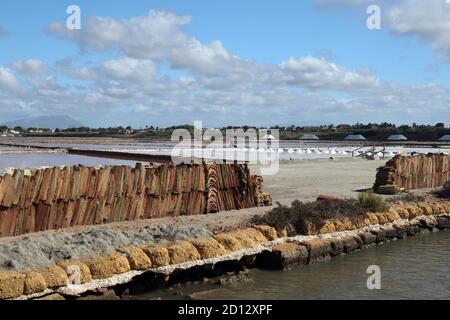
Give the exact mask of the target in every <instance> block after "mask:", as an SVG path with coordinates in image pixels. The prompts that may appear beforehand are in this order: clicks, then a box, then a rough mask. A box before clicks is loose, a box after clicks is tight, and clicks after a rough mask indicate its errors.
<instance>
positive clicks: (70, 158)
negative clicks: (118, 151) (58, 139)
mask: <svg viewBox="0 0 450 320" xmlns="http://www.w3.org/2000/svg"><path fill="white" fill-rule="evenodd" d="M135 163H136V162H135V161H126V160H117V159H107V158H95V157H85V156H78V155H71V154H65V153H33V154H0V169H4V168H17V169H25V168H36V167H50V166H66V165H79V164H81V165H84V166H96V165H130V166H134V165H135Z"/></svg>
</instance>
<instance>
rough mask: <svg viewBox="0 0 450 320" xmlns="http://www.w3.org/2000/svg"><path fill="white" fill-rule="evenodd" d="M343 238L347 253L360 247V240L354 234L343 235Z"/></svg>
mask: <svg viewBox="0 0 450 320" xmlns="http://www.w3.org/2000/svg"><path fill="white" fill-rule="evenodd" d="M341 240H342V244H343V246H344V252H345V253H350V252H353V251H355V250H357V249H358V248H359V244H358V242H357V241H356V239H355V238H354V237H352V236H346V237H343V238H342V239H341Z"/></svg>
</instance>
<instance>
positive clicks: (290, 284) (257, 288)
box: [133, 231, 450, 300]
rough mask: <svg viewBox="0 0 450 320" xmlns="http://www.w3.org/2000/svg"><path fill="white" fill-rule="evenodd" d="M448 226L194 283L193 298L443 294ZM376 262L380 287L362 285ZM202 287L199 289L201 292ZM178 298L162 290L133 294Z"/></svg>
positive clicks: (447, 293)
mask: <svg viewBox="0 0 450 320" xmlns="http://www.w3.org/2000/svg"><path fill="white" fill-rule="evenodd" d="M449 251H450V231H443V232H438V233H434V234H431V235H429V236H418V237H412V238H408V239H405V240H398V241H392V242H389V243H386V244H383V245H379V246H372V247H369V248H367V249H364V250H361V251H358V252H354V253H352V254H349V255H343V256H339V257H336V258H333V259H332V261H331V262H329V263H325V264H316V265H310V266H305V267H302V268H296V269H293V270H291V271H287V272H281V271H262V270H251V271H250V276H251V277H252V278H253V279H254V281H253V282H247V283H241V284H238V285H237V286H231V287H219V288H217V287H216V288H214V287H212V286H211V285H194V286H191V287H187V288H186V289H183V288H178V289H177V290H181V291H183V292H185V293H187V294H190V293H192V292H197V293H196V294H195V297H196V298H198V299H231V300H242V299H302V300H307V299H408V300H409V299H449V298H450V274H449V272H448V270H449V268H448V266H449V265H450V255H449ZM370 265H378V266H379V267H380V268H381V290H368V289H367V284H366V282H367V278H368V277H369V276H370V275H369V274H367V273H366V270H367V268H368V266H370ZM202 291H203V292H202ZM152 297H162V298H165V299H175V298H176V299H179V298H180V296H175V295H171V294H170V291H168V290H160V291H157V292H152V293H148V294H144V295H140V296H137V297H133V298H135V299H149V298H152Z"/></svg>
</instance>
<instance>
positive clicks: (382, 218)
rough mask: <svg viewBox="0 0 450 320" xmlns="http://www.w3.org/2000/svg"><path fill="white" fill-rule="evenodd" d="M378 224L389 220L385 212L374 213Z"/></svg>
mask: <svg viewBox="0 0 450 320" xmlns="http://www.w3.org/2000/svg"><path fill="white" fill-rule="evenodd" d="M376 216H377V218H378V223H379V224H386V223H388V222H389V219H388V217H387V215H386V214H385V213H376Z"/></svg>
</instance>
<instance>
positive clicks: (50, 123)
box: [2, 116, 83, 129]
mask: <svg viewBox="0 0 450 320" xmlns="http://www.w3.org/2000/svg"><path fill="white" fill-rule="evenodd" d="M2 125H4V126H8V127H10V128H14V127H22V128H24V129H28V128H48V129H67V128H79V127H82V126H83V124H82V123H81V122H80V121H78V120H75V119H73V118H71V117H69V116H42V117H33V118H28V119H21V120H16V121H11V122H7V123H4V124H2Z"/></svg>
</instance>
